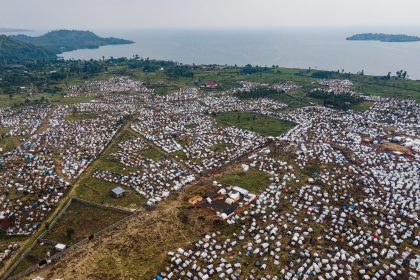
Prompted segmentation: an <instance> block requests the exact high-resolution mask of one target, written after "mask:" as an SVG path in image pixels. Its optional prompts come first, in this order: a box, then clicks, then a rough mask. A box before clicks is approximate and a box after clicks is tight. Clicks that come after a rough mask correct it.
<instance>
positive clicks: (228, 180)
mask: <svg viewBox="0 0 420 280" xmlns="http://www.w3.org/2000/svg"><path fill="white" fill-rule="evenodd" d="M219 180H220V182H222V183H224V184H228V185H231V186H238V187H241V188H244V189H246V190H248V191H250V192H253V193H258V192H259V191H260V190H262V189H265V188H266V187H268V186H269V185H270V176H269V175H268V174H267V173H265V172H260V171H256V170H249V171H247V172H242V171H232V172H226V173H224V174H223V175H222V176H221V177H220V179H219Z"/></svg>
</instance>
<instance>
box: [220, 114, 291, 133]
mask: <svg viewBox="0 0 420 280" xmlns="http://www.w3.org/2000/svg"><path fill="white" fill-rule="evenodd" d="M216 119H217V120H218V121H219V122H222V123H225V124H228V125H231V126H235V127H238V128H241V129H246V130H250V131H253V132H256V133H259V134H261V135H263V136H274V137H277V136H280V135H281V134H283V133H285V132H286V131H288V130H289V129H291V128H293V127H294V126H295V125H294V124H293V123H291V122H289V121H284V120H279V119H274V118H270V117H266V116H262V115H259V114H254V113H247V112H227V113H220V114H217V115H216Z"/></svg>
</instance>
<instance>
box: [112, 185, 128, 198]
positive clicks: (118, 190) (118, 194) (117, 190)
mask: <svg viewBox="0 0 420 280" xmlns="http://www.w3.org/2000/svg"><path fill="white" fill-rule="evenodd" d="M111 195H112V196H113V197H115V198H120V197H123V196H124V195H125V190H124V189H123V188H121V187H116V188H115V189H113V190H112V193H111Z"/></svg>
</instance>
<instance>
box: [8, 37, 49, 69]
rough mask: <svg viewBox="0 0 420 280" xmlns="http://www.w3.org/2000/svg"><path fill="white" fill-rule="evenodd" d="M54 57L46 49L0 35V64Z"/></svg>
mask: <svg viewBox="0 0 420 280" xmlns="http://www.w3.org/2000/svg"><path fill="white" fill-rule="evenodd" d="M54 58H55V55H54V54H52V53H50V52H49V51H47V50H44V49H42V48H39V47H36V46H34V45H31V44H28V43H25V42H20V41H17V40H13V39H11V38H9V37H7V36H5V35H0V64H1V63H3V64H15V63H22V62H25V61H34V60H38V61H46V60H49V59H54Z"/></svg>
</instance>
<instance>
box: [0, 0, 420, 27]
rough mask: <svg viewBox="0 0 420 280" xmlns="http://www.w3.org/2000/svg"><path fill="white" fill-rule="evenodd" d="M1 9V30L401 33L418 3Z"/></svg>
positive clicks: (77, 3)
mask: <svg viewBox="0 0 420 280" xmlns="http://www.w3.org/2000/svg"><path fill="white" fill-rule="evenodd" d="M0 4H1V7H2V9H1V10H0V27H2V28H19V29H31V30H56V29H83V30H88V29H89V30H90V29H94V30H110V29H113V30H118V29H126V30H127V29H130V30H133V29H153V28H157V29H162V28H163V29H167V28H173V29H201V28H203V29H221V28H223V29H237V28H238V29H249V28H252V29H258V28H290V27H302V28H309V27H314V28H316V27H318V28H331V27H334V28H339V27H343V28H348V27H356V28H357V27H365V28H367V27H369V28H372V29H376V28H377V29H378V32H379V31H381V30H382V29H387V28H389V29H391V28H392V29H395V30H396V31H399V30H400V31H399V32H401V33H403V32H405V29H406V28H414V27H419V28H420V17H418V12H417V11H419V10H420V1H415V0H400V1H398V2H396V1H390V0H341V1H337V0H295V1H293V2H291V1H283V0H259V1H255V0H228V1H226V0H224V1H222V0H212V1H209V0H207V1H205V0H154V1H146V0H140V1H135V0H122V1H121V0H120V1H117V0H89V1H84V0H73V1H71V2H69V1H64V0H37V1H36V0H15V1H13V2H12V1H6V0H0ZM369 31H370V30H369ZM372 31H375V32H376V30H372Z"/></svg>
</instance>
